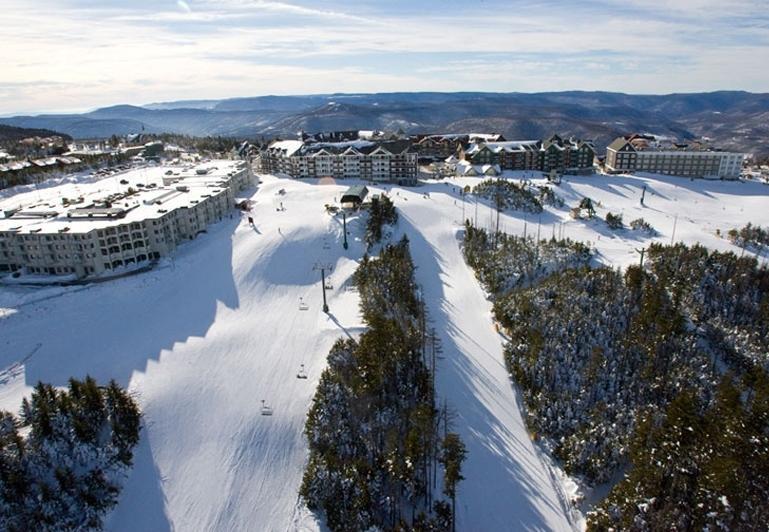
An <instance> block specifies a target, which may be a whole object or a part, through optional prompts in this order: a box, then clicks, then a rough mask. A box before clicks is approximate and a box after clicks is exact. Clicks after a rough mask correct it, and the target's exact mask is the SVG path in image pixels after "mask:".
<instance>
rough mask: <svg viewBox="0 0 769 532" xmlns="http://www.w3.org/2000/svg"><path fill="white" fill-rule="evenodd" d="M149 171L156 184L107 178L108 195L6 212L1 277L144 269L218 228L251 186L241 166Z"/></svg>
mask: <svg viewBox="0 0 769 532" xmlns="http://www.w3.org/2000/svg"><path fill="white" fill-rule="evenodd" d="M152 170H155V178H154V179H153V178H150V177H148V176H147V173H146V172H143V171H141V170H136V171H133V172H130V173H129V174H126V175H124V176H116V177H112V178H109V179H111V180H115V183H114V188H115V191H114V192H112V193H111V194H109V195H104V193H102V192H98V191H96V192H92V193H91V194H84V195H83V196H80V197H77V198H72V199H68V198H64V197H60V198H57V200H56V201H53V200H51V199H49V200H47V201H39V202H37V203H35V204H32V205H26V206H18V207H16V208H10V209H9V208H7V207H6V208H4V209H3V210H2V212H0V274H2V273H3V272H6V273H7V272H19V273H24V274H26V275H61V276H68V278H71V279H81V278H85V277H93V276H99V275H103V274H105V273H110V274H113V273H119V272H122V271H127V269H128V268H131V267H136V265H141V264H143V263H146V264H147V265H149V264H151V262H152V261H153V260H157V259H159V258H160V257H163V256H165V255H168V254H170V253H171V252H172V251H173V250H174V249H175V248H176V247H177V246H178V245H179V244H180V243H182V242H184V241H187V240H191V239H193V238H195V237H196V236H197V235H198V234H200V233H201V232H203V231H204V230H205V229H206V226H207V225H208V224H210V223H213V222H216V221H218V220H221V219H222V218H223V217H224V216H225V215H226V214H227V213H228V212H230V210H231V209H232V208H233V207H234V204H235V194H236V193H237V191H239V190H241V189H243V188H246V187H247V186H248V185H249V184H250V183H251V182H252V173H251V168H250V166H248V165H247V164H246V163H245V162H242V161H241V162H237V161H214V162H211V163H208V164H206V165H198V166H197V167H188V168H177V167H171V168H169V167H162V168H155V169H152ZM118 180H119V182H118ZM100 183H101V182H100Z"/></svg>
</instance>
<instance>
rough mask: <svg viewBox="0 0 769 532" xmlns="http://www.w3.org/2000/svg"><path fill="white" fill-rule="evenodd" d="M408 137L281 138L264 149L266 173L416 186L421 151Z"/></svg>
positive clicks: (261, 155) (262, 162)
mask: <svg viewBox="0 0 769 532" xmlns="http://www.w3.org/2000/svg"><path fill="white" fill-rule="evenodd" d="M410 148H411V142H410V141H408V140H395V141H372V140H362V139H357V140H345V141H338V142H317V141H306V140H281V141H275V142H272V143H271V144H270V145H269V146H267V148H266V149H264V150H262V152H261V153H260V157H259V166H260V169H261V171H262V172H265V173H271V174H285V175H289V176H291V177H294V178H323V177H330V178H334V179H348V178H354V179H364V180H368V181H375V182H385V183H398V184H400V185H413V184H416V180H417V154H416V153H414V152H413V151H411V149H410Z"/></svg>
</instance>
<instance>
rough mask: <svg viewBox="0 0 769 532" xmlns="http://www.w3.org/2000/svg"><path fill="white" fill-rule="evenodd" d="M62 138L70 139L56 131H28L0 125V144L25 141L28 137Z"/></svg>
mask: <svg viewBox="0 0 769 532" xmlns="http://www.w3.org/2000/svg"><path fill="white" fill-rule="evenodd" d="M54 136H59V137H64V138H71V137H69V135H64V134H63V133H59V132H58V131H51V130H50V129H30V128H23V127H14V126H6V125H3V124H0V142H5V141H17V140H21V139H26V138H29V137H54Z"/></svg>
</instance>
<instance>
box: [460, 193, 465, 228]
mask: <svg viewBox="0 0 769 532" xmlns="http://www.w3.org/2000/svg"><path fill="white" fill-rule="evenodd" d="M460 190H461V192H460V194H461V195H462V225H465V189H464V188H461V189H460Z"/></svg>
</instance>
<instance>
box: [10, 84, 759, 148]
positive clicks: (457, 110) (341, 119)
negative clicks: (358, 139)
mask: <svg viewBox="0 0 769 532" xmlns="http://www.w3.org/2000/svg"><path fill="white" fill-rule="evenodd" d="M0 123H3V124H7V125H10V126H16V127H28V128H45V129H53V130H56V131H61V132H63V133H66V134H68V135H71V136H72V137H74V138H80V139H83V138H98V137H108V136H110V135H112V134H118V135H123V134H128V133H136V132H141V131H145V132H147V133H160V132H169V133H180V134H186V135H194V136H205V135H220V136H234V137H248V138H255V137H265V138H271V137H284V138H286V137H291V138H293V137H294V136H295V135H296V133H297V132H298V131H300V130H301V131H308V132H315V131H329V130H352V129H381V130H397V129H402V130H403V131H405V132H408V133H431V132H446V133H461V132H476V131H478V132H497V133H502V134H503V135H505V137H507V138H509V139H534V138H542V137H544V136H547V135H549V134H550V133H553V132H557V133H559V134H563V135H575V136H578V137H580V138H586V139H592V140H594V141H595V143H596V147H597V148H599V150H600V149H603V148H604V147H605V146H606V144H608V143H609V142H611V140H612V139H614V138H615V137H616V136H618V135H621V134H627V133H632V132H641V133H652V134H656V135H663V136H668V137H675V138H678V139H681V140H686V139H692V138H699V137H707V138H709V139H712V141H713V142H714V143H715V144H717V145H719V146H721V147H723V148H729V149H737V150H742V151H747V152H751V153H756V154H760V155H766V154H769V94H765V93H764V94H756V93H749V92H742V91H719V92H709V93H687V94H668V95H632V94H623V93H613V92H584V91H568V92H549V93H486V92H455V93H438V92H400V93H374V94H319V95H307V96H258V97H253V98H230V99H223V100H186V101H176V102H162V103H153V104H148V105H144V106H133V105H117V106H112V107H105V108H101V109H97V110H95V111H91V112H88V113H82V114H66V115H65V114H62V115H57V114H48V115H38V116H13V117H8V118H0Z"/></svg>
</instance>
